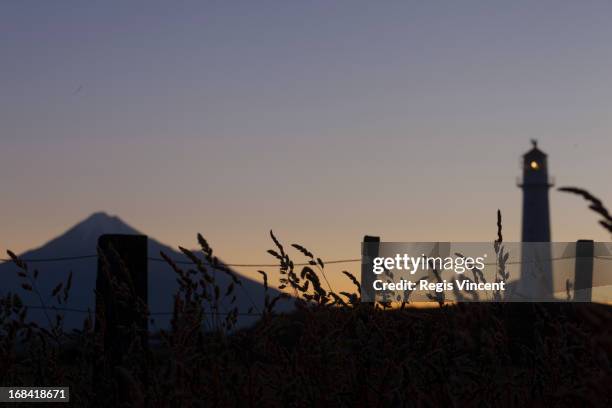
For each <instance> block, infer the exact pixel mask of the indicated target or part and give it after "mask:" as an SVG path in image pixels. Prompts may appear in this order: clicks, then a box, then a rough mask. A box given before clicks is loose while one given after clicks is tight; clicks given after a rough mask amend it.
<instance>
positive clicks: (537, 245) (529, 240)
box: [517, 140, 553, 301]
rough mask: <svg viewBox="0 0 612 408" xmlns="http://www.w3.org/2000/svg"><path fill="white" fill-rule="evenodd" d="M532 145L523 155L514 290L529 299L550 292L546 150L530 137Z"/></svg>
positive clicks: (548, 297)
mask: <svg viewBox="0 0 612 408" xmlns="http://www.w3.org/2000/svg"><path fill="white" fill-rule="evenodd" d="M531 143H532V145H533V146H532V148H531V150H529V151H528V152H527V153H525V154H524V155H523V163H522V167H523V181H522V183H519V187H520V188H521V189H522V190H523V225H522V246H521V248H522V249H521V279H520V283H519V285H518V288H517V292H518V293H517V294H518V295H519V296H521V297H527V298H529V299H531V300H541V301H545V300H550V299H551V298H552V295H553V282H552V264H551V248H550V209H549V201H548V190H549V189H550V188H551V187H552V183H551V182H550V181H549V179H548V163H547V156H546V153H544V152H543V151H541V150H540V149H539V148H538V142H537V141H536V140H532V141H531Z"/></svg>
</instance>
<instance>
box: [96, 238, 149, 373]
mask: <svg viewBox="0 0 612 408" xmlns="http://www.w3.org/2000/svg"><path fill="white" fill-rule="evenodd" d="M98 251H99V254H98V275H97V279H96V324H95V331H96V333H97V334H98V336H99V337H98V339H99V340H100V341H101V343H102V344H103V347H104V356H99V357H100V358H102V357H103V361H102V363H103V364H102V366H101V365H100V364H96V365H95V367H96V368H97V370H99V369H105V370H106V369H113V368H115V367H118V366H125V365H129V364H128V363H127V362H126V361H125V359H126V358H127V357H130V356H129V352H128V350H130V348H131V347H132V349H133V346H134V345H139V346H140V347H142V350H146V349H147V346H148V318H147V315H146V313H145V312H146V305H147V287H148V276H147V275H148V268H147V237H146V236H144V235H102V236H100V238H99V239H98ZM143 307H144V308H145V309H144V310H143ZM138 343H140V344H138ZM98 374H100V373H98Z"/></svg>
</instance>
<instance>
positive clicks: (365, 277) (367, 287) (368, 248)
mask: <svg viewBox="0 0 612 408" xmlns="http://www.w3.org/2000/svg"><path fill="white" fill-rule="evenodd" d="M379 244H380V237H372V236H369V235H366V236H365V237H363V244H362V246H361V301H362V302H374V301H375V300H376V291H374V287H373V286H372V284H373V283H374V273H372V269H373V268H374V258H376V257H377V256H378V246H379Z"/></svg>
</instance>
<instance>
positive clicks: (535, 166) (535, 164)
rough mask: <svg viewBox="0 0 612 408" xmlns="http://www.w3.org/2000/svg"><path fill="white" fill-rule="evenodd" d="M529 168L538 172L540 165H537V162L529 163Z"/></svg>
mask: <svg viewBox="0 0 612 408" xmlns="http://www.w3.org/2000/svg"><path fill="white" fill-rule="evenodd" d="M529 166H530V167H531V168H532V169H534V170H538V169H539V168H540V165H539V164H538V162H537V161H535V160H534V161H532V162H531V163H529Z"/></svg>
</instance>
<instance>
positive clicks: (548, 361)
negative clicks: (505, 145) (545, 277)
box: [0, 213, 612, 407]
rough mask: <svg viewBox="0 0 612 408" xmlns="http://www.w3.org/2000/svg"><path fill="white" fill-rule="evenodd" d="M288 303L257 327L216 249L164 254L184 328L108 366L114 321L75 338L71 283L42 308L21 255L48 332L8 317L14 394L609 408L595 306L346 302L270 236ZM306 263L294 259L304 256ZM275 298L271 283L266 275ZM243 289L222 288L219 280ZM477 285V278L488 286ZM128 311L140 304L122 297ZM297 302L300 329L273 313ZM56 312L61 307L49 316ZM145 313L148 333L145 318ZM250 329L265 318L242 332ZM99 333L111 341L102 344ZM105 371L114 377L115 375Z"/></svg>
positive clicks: (266, 310)
mask: <svg viewBox="0 0 612 408" xmlns="http://www.w3.org/2000/svg"><path fill="white" fill-rule="evenodd" d="M271 238H272V241H273V243H274V248H273V249H271V250H270V251H269V253H270V254H271V255H272V256H273V257H275V258H276V259H277V260H278V263H279V266H278V272H279V274H278V278H279V287H281V288H283V289H285V290H286V291H287V292H288V293H289V294H291V296H289V295H286V294H283V295H280V296H274V297H271V296H270V295H268V294H266V296H265V299H264V301H263V303H262V304H259V305H256V308H255V307H254V308H253V309H251V310H249V311H239V310H238V309H237V308H236V307H233V306H232V305H233V304H234V303H235V300H236V296H239V295H240V294H239V293H238V292H237V288H238V287H239V286H240V285H241V282H240V279H239V278H238V277H237V276H236V275H235V274H234V273H233V272H232V271H231V270H229V269H228V268H226V267H225V266H223V264H222V263H221V262H219V261H218V260H217V259H216V257H215V256H214V255H213V250H212V248H211V247H210V245H209V244H208V242H206V240H205V239H204V238H203V237H202V236H200V235H199V236H198V241H199V244H200V247H201V253H200V254H197V253H194V252H192V251H189V250H187V249H184V248H181V250H182V252H183V253H184V254H185V255H186V256H187V257H188V258H189V259H191V260H192V261H193V267H192V268H189V269H182V268H181V267H179V266H178V265H176V264H175V263H174V262H173V261H172V260H171V259H170V258H168V257H167V256H165V255H164V254H162V256H163V257H164V258H165V259H166V261H167V262H168V264H169V267H170V268H171V269H172V270H174V272H175V273H176V276H177V280H178V282H179V285H180V288H179V290H178V292H177V293H176V295H175V298H174V311H173V316H172V321H171V325H170V328H169V329H168V330H162V331H160V332H157V333H152V334H151V335H150V338H149V343H150V344H149V346H148V347H147V346H146V345H145V346H143V345H142V343H141V342H140V340H139V338H140V335H139V333H137V332H136V330H137V329H138V328H137V327H121V330H122V332H121V335H122V336H125V338H126V339H132V344H131V346H130V348H129V352H127V353H125V355H123V356H122V358H121V359H120V360H119V361H114V362H113V363H112V364H111V363H110V362H109V361H105V359H107V358H108V354H109V350H105V349H104V344H103V342H101V341H100V336H101V335H102V334H103V332H104V319H105V317H104V315H103V313H99V312H98V315H97V316H95V315H94V313H92V314H90V315H89V316H87V318H86V319H85V320H84V322H83V327H82V329H80V330H74V331H71V332H68V331H66V330H64V329H63V324H62V321H63V317H62V316H63V315H62V312H60V311H58V310H54V306H56V305H61V304H65V302H66V301H67V300H68V298H69V295H70V286H71V279H72V278H71V276H70V275H68V277H67V278H66V280H65V282H62V283H60V284H58V285H57V286H56V288H55V289H54V290H53V292H52V293H50V294H46V293H38V289H37V286H36V280H37V277H38V272H37V271H36V270H30V268H29V266H28V265H27V264H26V263H24V262H22V261H21V260H20V259H19V258H18V257H16V256H15V255H14V254H12V253H10V254H9V255H10V256H11V258H12V259H13V261H14V263H15V264H16V265H17V266H18V267H19V275H20V276H21V277H22V279H23V286H22V288H23V290H26V291H33V292H35V293H37V294H38V298H39V299H40V302H41V307H43V308H45V310H46V312H47V319H48V326H47V327H41V325H37V324H35V323H33V322H29V321H28V317H27V314H28V310H27V308H26V307H25V306H24V305H23V303H22V301H21V300H20V298H19V296H18V295H17V294H9V295H8V296H5V297H4V298H2V299H1V302H0V362H1V364H0V365H1V366H2V370H0V376H1V380H0V382H1V384H2V385H57V386H60V385H61V386H70V389H71V398H72V401H73V402H74V404H75V406H113V405H115V406H145V405H148V406H202V407H214V406H272V407H276V406H278V407H281V406H294V407H310V406H332V405H333V406H398V407H399V406H441V405H450V406H464V405H467V406H526V405H541V406H543V405H547V406H548V405H550V406H578V405H583V404H589V405H608V406H609V404H610V402H611V396H612V392H611V390H610V384H612V368H611V358H612V311H611V310H610V309H609V308H608V307H606V306H603V305H596V304H529V305H525V304H523V305H519V306H520V307H518V306H517V305H512V304H504V303H496V304H461V303H460V304H456V305H448V304H444V303H442V304H441V305H440V307H436V308H427V309H417V308H412V307H409V306H410V305H408V304H407V303H405V302H404V303H402V304H401V306H400V307H399V308H395V309H391V308H390V307H389V305H388V304H381V303H361V288H360V285H359V281H358V279H357V278H356V277H355V276H354V275H353V274H351V273H350V272H348V271H345V272H343V273H344V275H345V276H346V278H347V280H348V281H350V282H352V283H353V286H354V290H353V291H349V292H347V291H342V292H340V293H336V292H334V290H333V289H332V287H331V285H330V284H329V282H327V279H326V274H325V264H324V262H323V261H322V260H321V259H320V258H318V257H316V256H315V255H314V254H313V253H312V252H310V251H309V250H308V249H306V248H305V247H304V246H301V245H297V244H294V245H292V246H291V247H292V248H293V250H295V251H297V253H299V256H301V257H305V259H306V262H307V263H308V265H307V266H303V267H296V266H295V265H296V262H294V260H293V257H292V255H291V253H290V252H289V251H288V248H286V247H285V246H284V245H283V244H282V243H281V241H280V240H279V239H278V238H277V237H276V236H275V235H274V234H272V233H271ZM494 245H495V250H496V254H497V256H498V263H499V269H498V276H497V278H496V279H499V280H506V279H507V278H508V274H507V272H506V270H505V266H504V262H505V260H506V259H507V256H506V254H505V252H504V247H503V239H502V231H501V214H499V213H498V234H497V239H496V240H495V243H494ZM292 252H293V251H292ZM260 273H261V275H262V277H263V281H264V284H265V287H266V288H268V280H269V273H268V272H266V271H260ZM217 274H226V275H229V276H230V277H231V279H230V280H229V284H227V285H226V286H224V287H222V286H221V285H220V284H218V283H217V279H216V275H217ZM475 279H477V277H476V276H475ZM115 283H116V285H115V287H113V293H114V296H115V299H114V301H116V302H119V303H120V302H122V301H127V299H128V298H129V297H130V296H133V294H132V293H131V292H130V288H129V287H128V286H125V285H124V284H122V283H121V282H120V281H117V282H115ZM283 297H287V298H289V297H290V301H291V302H293V303H294V304H295V310H294V311H293V312H291V313H287V314H280V313H277V312H275V310H276V309H275V306H276V305H277V304H278V302H279V301H280V300H281V299H282V298H283ZM47 299H49V301H47ZM141 306H142V309H139V310H140V313H142V314H143V315H144V317H146V318H148V319H150V318H151V316H149V315H148V314H147V313H148V312H147V310H146V305H141ZM241 313H247V314H258V315H259V316H260V317H259V320H258V322H257V323H256V324H255V325H254V326H252V327H250V328H248V329H236V327H235V324H236V321H237V319H238V316H239V315H240V314H241ZM94 319H97V321H98V322H97V326H98V330H94V324H93V323H94ZM100 367H104V368H103V369H102V368H100Z"/></svg>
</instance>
